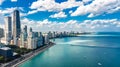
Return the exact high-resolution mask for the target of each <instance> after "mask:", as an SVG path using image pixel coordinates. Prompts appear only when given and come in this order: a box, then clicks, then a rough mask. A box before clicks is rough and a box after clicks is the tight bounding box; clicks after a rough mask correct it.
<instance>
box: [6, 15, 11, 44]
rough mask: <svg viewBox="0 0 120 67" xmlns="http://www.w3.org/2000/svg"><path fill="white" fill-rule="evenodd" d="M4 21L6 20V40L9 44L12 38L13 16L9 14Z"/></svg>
mask: <svg viewBox="0 0 120 67" xmlns="http://www.w3.org/2000/svg"><path fill="white" fill-rule="evenodd" d="M4 21H5V41H6V44H9V43H10V40H11V39H12V27H11V26H12V21H11V17H9V16H7V17H5V19H4Z"/></svg>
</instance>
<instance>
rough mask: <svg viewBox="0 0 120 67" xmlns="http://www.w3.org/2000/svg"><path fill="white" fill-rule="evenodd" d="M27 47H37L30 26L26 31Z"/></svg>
mask: <svg viewBox="0 0 120 67" xmlns="http://www.w3.org/2000/svg"><path fill="white" fill-rule="evenodd" d="M27 40H28V47H27V48H28V49H36V48H37V41H36V38H35V37H34V33H33V32H32V28H30V31H29V33H28V39H27Z"/></svg>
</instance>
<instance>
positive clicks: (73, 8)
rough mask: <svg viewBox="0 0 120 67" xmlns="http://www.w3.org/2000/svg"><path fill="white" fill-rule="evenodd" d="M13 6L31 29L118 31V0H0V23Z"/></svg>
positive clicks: (119, 4) (1, 23)
mask: <svg viewBox="0 0 120 67" xmlns="http://www.w3.org/2000/svg"><path fill="white" fill-rule="evenodd" d="M15 9H18V10H19V11H20V15H21V23H22V27H23V26H24V25H28V27H32V28H33V30H34V31H97V32H98V31H115V32H118V31H119V32H120V0H0V27H4V20H3V18H4V16H11V15H12V12H13V10H15Z"/></svg>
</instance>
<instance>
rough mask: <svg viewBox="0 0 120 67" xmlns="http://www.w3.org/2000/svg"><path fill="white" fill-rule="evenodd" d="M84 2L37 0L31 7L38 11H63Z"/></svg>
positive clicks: (73, 0)
mask: <svg viewBox="0 0 120 67" xmlns="http://www.w3.org/2000/svg"><path fill="white" fill-rule="evenodd" d="M82 4H83V3H82V2H76V1H75V0H68V1H66V2H62V3H56V2H55V0H37V1H35V2H33V3H32V5H31V6H30V8H31V9H34V10H36V11H37V12H38V11H62V10H64V9H68V8H72V7H77V6H80V5H82Z"/></svg>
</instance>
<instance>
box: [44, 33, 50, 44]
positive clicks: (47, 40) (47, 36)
mask: <svg viewBox="0 0 120 67" xmlns="http://www.w3.org/2000/svg"><path fill="white" fill-rule="evenodd" d="M44 44H49V35H48V34H44Z"/></svg>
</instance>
